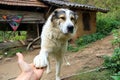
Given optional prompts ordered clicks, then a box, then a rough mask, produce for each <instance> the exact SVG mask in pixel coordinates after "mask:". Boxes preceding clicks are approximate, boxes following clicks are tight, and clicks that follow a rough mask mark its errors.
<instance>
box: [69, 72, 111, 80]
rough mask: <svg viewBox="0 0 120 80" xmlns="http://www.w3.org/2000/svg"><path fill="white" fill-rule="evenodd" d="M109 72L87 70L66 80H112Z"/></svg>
mask: <svg viewBox="0 0 120 80" xmlns="http://www.w3.org/2000/svg"><path fill="white" fill-rule="evenodd" d="M110 75H111V73H110V72H109V71H107V70H104V71H101V72H99V71H96V72H89V73H83V74H80V75H77V76H73V77H71V78H69V79H67V80H113V79H112V78H111V77H110Z"/></svg>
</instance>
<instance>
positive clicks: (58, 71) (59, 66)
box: [56, 59, 62, 80]
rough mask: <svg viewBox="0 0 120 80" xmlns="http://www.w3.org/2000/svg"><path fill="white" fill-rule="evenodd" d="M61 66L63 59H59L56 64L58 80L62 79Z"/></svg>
mask: <svg viewBox="0 0 120 80" xmlns="http://www.w3.org/2000/svg"><path fill="white" fill-rule="evenodd" d="M61 64H62V59H57V62H56V80H61V79H60V69H61Z"/></svg>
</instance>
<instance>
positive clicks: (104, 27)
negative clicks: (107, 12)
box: [97, 17, 120, 35]
mask: <svg viewBox="0 0 120 80" xmlns="http://www.w3.org/2000/svg"><path fill="white" fill-rule="evenodd" d="M119 25H120V23H119V21H117V20H115V19H113V18H109V17H107V18H105V17H99V18H98V19H97V32H100V33H101V34H104V35H108V34H109V33H110V32H111V31H112V30H113V29H116V28H118V27H119Z"/></svg>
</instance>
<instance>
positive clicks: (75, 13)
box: [74, 12, 78, 20]
mask: <svg viewBox="0 0 120 80" xmlns="http://www.w3.org/2000/svg"><path fill="white" fill-rule="evenodd" d="M74 16H75V19H76V20H77V19H78V15H77V12H74Z"/></svg>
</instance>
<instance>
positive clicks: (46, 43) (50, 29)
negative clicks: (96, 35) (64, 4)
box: [33, 8, 78, 80]
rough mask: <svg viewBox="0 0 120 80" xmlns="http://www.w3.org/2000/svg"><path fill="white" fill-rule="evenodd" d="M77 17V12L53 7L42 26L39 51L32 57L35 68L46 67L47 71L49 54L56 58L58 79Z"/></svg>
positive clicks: (48, 70) (58, 79) (57, 78)
mask: <svg viewBox="0 0 120 80" xmlns="http://www.w3.org/2000/svg"><path fill="white" fill-rule="evenodd" d="M77 17H78V16H77V14H76V13H75V12H73V11H72V10H69V9H66V8H59V9H55V10H54V11H53V12H52V13H51V15H50V16H49V17H48V19H47V21H46V23H45V24H44V26H43V29H42V33H41V51H40V52H39V54H38V55H37V56H36V57H35V58H34V61H33V63H34V65H35V67H36V68H43V67H47V73H49V72H50V63H49V57H48V56H49V54H51V55H52V56H54V58H55V59H56V80H60V69H61V64H62V61H63V58H64V55H65V54H64V53H65V52H66V50H67V45H68V40H69V39H70V38H71V37H72V36H73V35H74V33H75V31H76V28H77V27H76V22H77ZM65 60H66V58H65ZM66 62H67V60H66ZM67 64H69V62H67Z"/></svg>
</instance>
